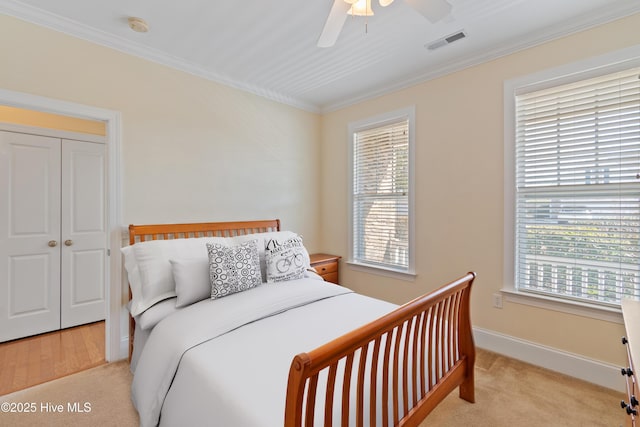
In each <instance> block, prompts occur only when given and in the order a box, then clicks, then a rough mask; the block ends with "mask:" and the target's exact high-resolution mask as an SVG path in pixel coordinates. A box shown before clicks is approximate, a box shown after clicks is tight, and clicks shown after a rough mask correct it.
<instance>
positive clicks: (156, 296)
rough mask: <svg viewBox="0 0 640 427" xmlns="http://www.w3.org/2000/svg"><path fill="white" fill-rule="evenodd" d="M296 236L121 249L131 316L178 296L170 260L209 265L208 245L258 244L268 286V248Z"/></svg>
mask: <svg viewBox="0 0 640 427" xmlns="http://www.w3.org/2000/svg"><path fill="white" fill-rule="evenodd" d="M295 236H297V234H296V233H294V232H291V231H272V232H268V233H254V234H247V235H243V236H236V237H198V238H190V239H169V240H150V241H146V242H138V243H136V244H135V245H132V246H127V248H129V249H125V248H122V253H123V254H124V255H125V268H127V273H128V275H129V283H130V284H131V294H132V300H131V304H130V310H131V315H132V316H137V315H139V314H140V313H142V312H143V311H145V310H146V309H148V308H149V307H151V306H152V305H154V304H155V303H157V302H159V301H162V300H164V299H167V298H172V297H175V296H176V295H177V292H176V282H175V279H174V275H173V268H172V266H171V263H170V262H169V260H172V259H174V260H176V259H187V258H204V259H205V260H207V261H208V258H207V248H206V243H220V244H224V245H226V246H229V245H234V244H237V243H241V242H247V241H250V240H257V241H258V242H257V246H258V257H259V259H260V272H261V282H266V280H267V279H266V263H265V258H264V256H265V255H264V254H265V251H264V248H265V245H266V244H268V243H269V242H270V241H271V240H273V239H276V240H286V239H287V238H290V237H295ZM125 252H126V253H125ZM127 254H129V255H127ZM127 258H129V262H127ZM127 264H128V265H129V267H127Z"/></svg>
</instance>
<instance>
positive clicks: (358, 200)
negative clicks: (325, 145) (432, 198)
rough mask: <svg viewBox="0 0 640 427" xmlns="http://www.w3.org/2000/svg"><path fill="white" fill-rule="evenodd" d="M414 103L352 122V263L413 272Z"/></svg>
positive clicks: (387, 269)
mask: <svg viewBox="0 0 640 427" xmlns="http://www.w3.org/2000/svg"><path fill="white" fill-rule="evenodd" d="M413 117H414V113H413V109H410V110H402V111H397V112H394V113H390V114H387V115H384V116H380V117H376V118H373V119H369V120H365V121H361V122H358V123H352V124H351V125H350V126H349V133H350V136H351V160H352V162H351V165H352V171H351V172H352V173H351V254H350V261H351V263H353V264H356V265H360V266H366V267H374V268H378V269H383V270H386V271H393V272H399V273H410V274H412V273H413V233H412V231H413V212H412V211H413V207H412V203H413V202H412V199H413V197H412V191H413V182H412V176H413V173H412V166H411V164H412V161H411V158H412V147H413V142H412V141H413V121H414V119H413Z"/></svg>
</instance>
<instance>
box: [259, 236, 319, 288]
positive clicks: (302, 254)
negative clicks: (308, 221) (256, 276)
mask: <svg viewBox="0 0 640 427" xmlns="http://www.w3.org/2000/svg"><path fill="white" fill-rule="evenodd" d="M265 260H266V266H267V283H275V282H284V281H287V280H294V279H302V278H303V277H304V274H305V271H307V269H308V268H310V266H311V260H310V259H309V253H308V252H307V249H306V248H305V247H304V245H303V244H302V238H301V237H300V236H296V237H291V238H289V239H287V240H275V239H274V240H271V241H270V242H269V244H268V246H267V247H266V248H265Z"/></svg>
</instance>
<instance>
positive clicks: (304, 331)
mask: <svg viewBox="0 0 640 427" xmlns="http://www.w3.org/2000/svg"><path fill="white" fill-rule="evenodd" d="M395 307H396V306H395V305H393V304H390V303H386V302H383V301H379V300H375V299H372V298H368V297H365V296H362V295H359V294H355V293H353V292H352V291H350V290H349V289H346V288H343V287H340V286H337V285H333V284H329V283H326V282H321V281H318V280H313V279H301V280H295V281H290V282H284V283H278V284H263V285H261V286H259V287H257V288H255V289H251V290H249V291H246V292H242V293H238V294H234V295H230V296H228V297H225V298H221V299H218V300H206V301H202V302H200V303H197V304H194V305H193V306H191V307H188V308H187V309H184V310H181V311H179V312H178V313H175V314H174V315H171V316H169V317H168V318H166V319H164V320H163V321H161V322H160V323H159V324H158V325H157V326H156V327H155V328H154V330H153V332H152V334H151V335H150V337H149V340H148V341H147V344H146V345H145V348H144V350H143V352H142V354H141V356H140V360H139V362H138V366H137V369H136V372H135V375H134V379H133V384H132V399H133V402H134V405H135V406H136V408H137V409H138V413H139V415H140V424H141V425H142V426H154V425H157V424H158V423H161V424H162V425H169V426H173V425H190V426H198V425H208V426H225V427H226V426H247V427H253V426H256V427H257V426H265V427H271V426H281V425H283V422H284V402H285V395H286V384H287V376H288V372H289V366H290V364H291V360H292V359H293V356H294V355H295V354H298V353H301V352H304V351H309V350H312V349H313V348H315V347H317V346H319V345H321V344H323V343H325V342H327V341H330V340H331V339H333V338H336V337H338V336H340V335H342V334H344V333H345V332H347V331H349V330H351V329H354V328H356V327H358V326H360V325H363V324H365V323H367V322H369V321H371V320H373V319H376V318H378V317H380V316H382V315H384V314H386V313H388V312H390V311H391V310H393V309H394V308H395Z"/></svg>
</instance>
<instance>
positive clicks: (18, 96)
mask: <svg viewBox="0 0 640 427" xmlns="http://www.w3.org/2000/svg"><path fill="white" fill-rule="evenodd" d="M0 105H8V106H11V107H18V108H25V109H29V110H35V111H42V112H46V113H52V114H61V115H66V116H73V117H79V118H84V119H91V120H99V121H104V122H105V124H106V141H107V171H106V173H107V177H106V180H107V187H108V189H107V203H108V214H107V221H108V223H107V230H108V232H107V247H108V248H109V250H110V257H109V268H107V269H106V271H105V274H106V276H107V277H106V278H105V279H106V280H105V283H108V286H107V289H105V292H106V299H107V310H106V319H105V358H106V360H107V362H112V361H115V360H120V359H123V358H126V357H127V354H128V344H127V340H126V338H127V337H126V336H125V335H123V336H122V337H121V335H122V334H121V326H122V325H123V324H126V318H127V316H126V315H125V314H124V313H123V311H125V310H123V307H122V301H125V299H123V291H122V289H123V286H122V265H121V258H122V257H121V256H120V247H121V244H122V230H123V228H122V226H121V225H120V224H121V222H122V210H121V209H122V203H121V195H122V191H121V180H120V143H121V140H122V126H121V124H122V123H121V121H122V115H121V113H120V112H119V111H113V110H106V109H103V108H96V107H91V106H87V105H82V104H76V103H73V102H68V101H60V100H57V99H53V98H46V97H42V96H37V95H31V94H27V93H21V92H14V91H10V90H5V89H1V88H0Z"/></svg>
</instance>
